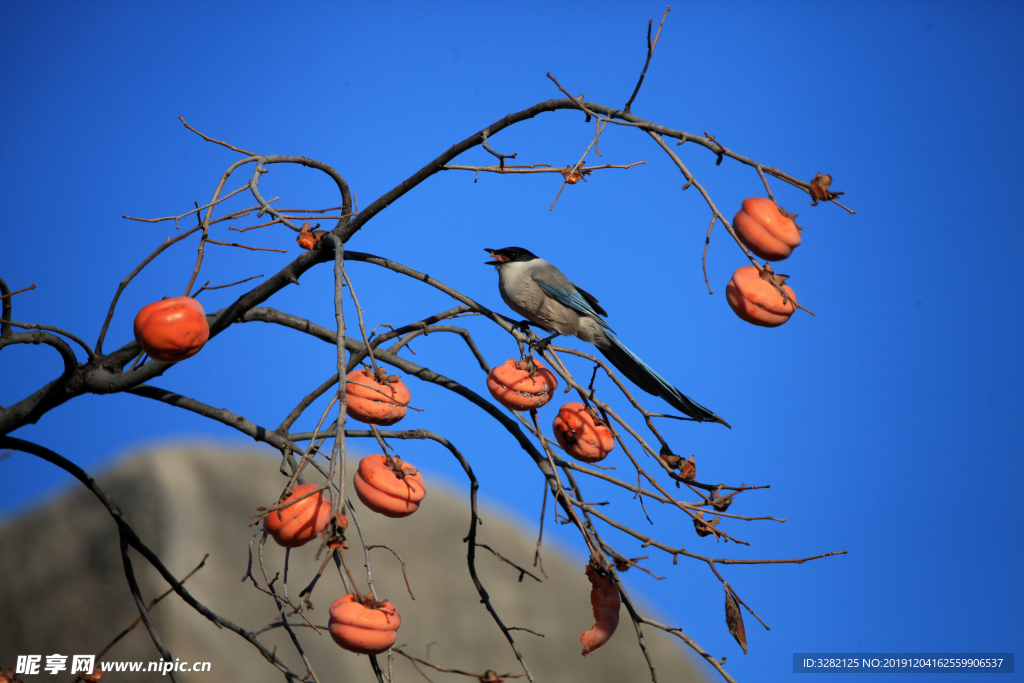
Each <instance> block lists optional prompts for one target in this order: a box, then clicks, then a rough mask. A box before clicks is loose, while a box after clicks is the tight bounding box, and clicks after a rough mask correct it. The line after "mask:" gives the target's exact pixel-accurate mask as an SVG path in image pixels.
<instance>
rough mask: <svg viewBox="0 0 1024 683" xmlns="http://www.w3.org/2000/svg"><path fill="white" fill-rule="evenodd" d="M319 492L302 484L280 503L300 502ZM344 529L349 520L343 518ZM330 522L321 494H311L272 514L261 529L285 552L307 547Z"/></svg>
mask: <svg viewBox="0 0 1024 683" xmlns="http://www.w3.org/2000/svg"><path fill="white" fill-rule="evenodd" d="M318 488H320V487H319V486H317V485H316V484H302V485H301V486H296V487H295V489H294V490H293V491H292V493H291V495H290V496H288V497H287V498H285V499H284V500H282V501H281V502H282V503H287V502H289V501H292V500H295V499H296V498H301V497H302V496H304V495H305V494H307V493H309V492H310V491H316V489H318ZM341 519H342V520H344V525H346V526H347V524H348V520H346V519H345V517H344V516H342V517H341ZM330 521H331V505H330V503H329V502H328V501H327V499H326V498H324V496H323V493H319V492H318V493H314V494H313V495H312V496H307V497H306V498H303V499H302V500H300V501H298V502H297V503H292V504H291V505H289V506H288V507H285V508H282V509H280V510H271V511H270V514H268V515H267V516H266V517H265V518H264V520H263V529H264V531H266V532H267V533H268V534H269V535H270V536H271V537H273V539H274V540H275V541H277V544H278V545H279V546H282V547H284V548H298V547H299V546H302V545H305V544H306V543H309V542H310V541H312V540H313V539H314V538H316V536H317V534H319V533H320V532H321V531H322V530H323V529H324V528H325V527H326V526H327V524H328V523H329V522H330Z"/></svg>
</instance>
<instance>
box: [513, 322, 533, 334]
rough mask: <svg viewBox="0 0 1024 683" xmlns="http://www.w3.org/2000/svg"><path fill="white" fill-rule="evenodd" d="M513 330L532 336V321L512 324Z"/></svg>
mask: <svg viewBox="0 0 1024 683" xmlns="http://www.w3.org/2000/svg"><path fill="white" fill-rule="evenodd" d="M512 329H513V330H519V331H520V332H522V333H523V334H525V335H526V336H530V321H529V320H520V321H519V322H517V323H512Z"/></svg>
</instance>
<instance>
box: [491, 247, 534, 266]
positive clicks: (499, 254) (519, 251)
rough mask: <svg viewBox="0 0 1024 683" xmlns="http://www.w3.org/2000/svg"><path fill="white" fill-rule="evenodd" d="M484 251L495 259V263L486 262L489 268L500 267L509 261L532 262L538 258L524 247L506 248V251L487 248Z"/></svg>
mask: <svg viewBox="0 0 1024 683" xmlns="http://www.w3.org/2000/svg"><path fill="white" fill-rule="evenodd" d="M484 251H486V252H487V253H488V254H490V255H491V256H492V257H494V260H493V261H487V262H486V263H487V265H489V266H500V265H501V264H503V263H508V262H509V261H532V260H533V259H535V258H537V257H536V255H534V254H533V252H530V251H527V250H526V249H523V248H522V247H505V248H504V249H487V248H485V249H484Z"/></svg>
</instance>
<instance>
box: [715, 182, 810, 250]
mask: <svg viewBox="0 0 1024 683" xmlns="http://www.w3.org/2000/svg"><path fill="white" fill-rule="evenodd" d="M794 218H796V216H794V215H793V214H790V213H786V212H784V210H783V209H782V208H780V207H778V206H776V204H775V202H773V201H772V200H770V199H765V198H764V197H748V198H746V199H744V200H743V207H742V208H741V209H740V210H739V212H738V213H737V214H736V216H735V217H734V218H733V219H732V227H733V228H735V230H736V233H737V234H738V235H739V237H740V240H741V241H742V242H743V244H745V245H747V248H749V249H750V251H752V252H754V253H755V254H757V255H758V256H760V257H761V258H763V259H764V260H766V261H781V260H783V259H785V258H789V255H790V254H792V253H793V250H794V249H795V248H797V247H798V246H800V227H799V226H798V225H797V224H796V223H794V222H793V219H794Z"/></svg>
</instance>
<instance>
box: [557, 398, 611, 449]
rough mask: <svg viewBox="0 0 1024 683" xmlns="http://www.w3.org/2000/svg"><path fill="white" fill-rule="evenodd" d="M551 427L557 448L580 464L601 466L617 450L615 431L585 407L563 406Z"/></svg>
mask: <svg viewBox="0 0 1024 683" xmlns="http://www.w3.org/2000/svg"><path fill="white" fill-rule="evenodd" d="M551 426H552V428H553V429H554V431H555V440H556V441H558V445H559V446H561V447H562V449H563V450H565V452H566V453H568V454H569V455H571V456H572V457H574V458H576V459H577V460H581V461H583V462H600V461H601V460H604V459H605V458H606V457H607V456H608V454H609V453H611V451H612V449H613V448H615V437H614V436H612V430H610V429H608V425H606V424H605V423H604V420H602V419H601V416H600V415H598V414H597V411H595V410H594V409H593V408H589V407H586V406H584V405H583V404H582V403H566V404H565V405H563V406H562V407H561V408H559V409H558V415H556V416H555V420H554V423H553V424H552V425H551Z"/></svg>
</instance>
